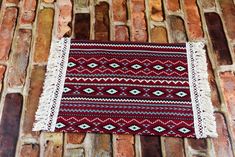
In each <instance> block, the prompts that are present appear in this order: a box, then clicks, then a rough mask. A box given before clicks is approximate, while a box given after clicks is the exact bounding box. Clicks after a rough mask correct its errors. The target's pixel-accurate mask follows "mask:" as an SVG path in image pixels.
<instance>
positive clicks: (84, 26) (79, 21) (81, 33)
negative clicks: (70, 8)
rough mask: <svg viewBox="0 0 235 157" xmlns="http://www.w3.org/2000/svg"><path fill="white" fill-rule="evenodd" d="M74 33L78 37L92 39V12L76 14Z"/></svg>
mask: <svg viewBox="0 0 235 157" xmlns="http://www.w3.org/2000/svg"><path fill="white" fill-rule="evenodd" d="M74 35H75V38H77V39H84V40H89V39H90V14H88V13H78V14H75V23H74Z"/></svg>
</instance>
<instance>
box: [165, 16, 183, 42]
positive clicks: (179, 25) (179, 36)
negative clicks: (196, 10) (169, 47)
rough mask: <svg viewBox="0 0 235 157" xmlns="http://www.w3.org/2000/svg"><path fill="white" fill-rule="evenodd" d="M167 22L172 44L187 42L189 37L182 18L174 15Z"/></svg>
mask: <svg viewBox="0 0 235 157" xmlns="http://www.w3.org/2000/svg"><path fill="white" fill-rule="evenodd" d="M167 21H168V23H169V26H170V27H169V28H170V29H169V31H170V33H169V34H170V36H171V39H172V42H175V43H182V42H186V41H187V35H186V31H185V26H184V21H183V20H182V19H181V18H180V17H178V16H173V15H170V16H168V18H167Z"/></svg>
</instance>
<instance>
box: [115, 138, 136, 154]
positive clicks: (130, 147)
mask: <svg viewBox="0 0 235 157" xmlns="http://www.w3.org/2000/svg"><path fill="white" fill-rule="evenodd" d="M113 151H114V152H113V153H114V156H115V157H134V156H135V150H134V136H133V135H113Z"/></svg>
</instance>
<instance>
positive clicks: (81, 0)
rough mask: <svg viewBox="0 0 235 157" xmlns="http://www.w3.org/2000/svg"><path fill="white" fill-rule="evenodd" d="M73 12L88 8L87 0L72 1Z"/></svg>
mask: <svg viewBox="0 0 235 157" xmlns="http://www.w3.org/2000/svg"><path fill="white" fill-rule="evenodd" d="M73 4H74V8H75V11H76V10H79V9H80V8H87V7H89V0H74V1H73Z"/></svg>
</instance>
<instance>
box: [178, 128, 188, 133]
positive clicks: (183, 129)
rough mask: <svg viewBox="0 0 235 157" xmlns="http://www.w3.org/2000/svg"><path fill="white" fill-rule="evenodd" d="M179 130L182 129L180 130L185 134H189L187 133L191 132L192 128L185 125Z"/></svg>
mask: <svg viewBox="0 0 235 157" xmlns="http://www.w3.org/2000/svg"><path fill="white" fill-rule="evenodd" d="M179 131H180V132H182V133H184V134H187V133H189V132H190V130H189V129H187V128H185V127H183V128H180V129H179Z"/></svg>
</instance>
